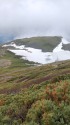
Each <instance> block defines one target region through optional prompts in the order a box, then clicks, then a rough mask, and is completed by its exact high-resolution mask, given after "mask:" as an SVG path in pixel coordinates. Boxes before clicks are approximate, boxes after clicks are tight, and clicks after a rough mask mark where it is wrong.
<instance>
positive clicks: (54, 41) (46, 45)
mask: <svg viewBox="0 0 70 125" xmlns="http://www.w3.org/2000/svg"><path fill="white" fill-rule="evenodd" d="M13 42H15V43H16V44H17V45H25V46H26V47H33V48H36V49H42V51H43V52H47V51H48V52H51V51H52V50H53V49H54V48H55V47H56V46H57V45H58V44H59V43H60V42H61V37H57V36H54V37H51V36H48V37H32V38H24V39H17V40H14V41H13Z"/></svg>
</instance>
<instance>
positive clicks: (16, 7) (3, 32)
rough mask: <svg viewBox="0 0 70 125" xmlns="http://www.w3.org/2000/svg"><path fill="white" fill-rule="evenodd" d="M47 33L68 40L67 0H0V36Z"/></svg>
mask: <svg viewBox="0 0 70 125" xmlns="http://www.w3.org/2000/svg"><path fill="white" fill-rule="evenodd" d="M48 35H49V36H52V35H58V36H63V37H65V38H66V39H68V40H70V1H69V0H0V36H3V37H7V38H9V37H11V38H13V39H16V38H23V37H32V36H48Z"/></svg>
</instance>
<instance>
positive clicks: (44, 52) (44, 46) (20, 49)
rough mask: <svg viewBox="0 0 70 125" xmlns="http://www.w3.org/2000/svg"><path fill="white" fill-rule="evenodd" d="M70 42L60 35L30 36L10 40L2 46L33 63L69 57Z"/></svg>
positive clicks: (50, 61)
mask: <svg viewBox="0 0 70 125" xmlns="http://www.w3.org/2000/svg"><path fill="white" fill-rule="evenodd" d="M69 46H70V42H68V41H67V40H65V39H64V38H62V37H58V36H54V37H49V36H48V37H32V38H24V39H17V40H14V41H11V42H9V43H7V44H5V45H3V47H5V48H6V49H8V50H9V51H11V52H13V53H15V54H16V55H18V56H21V57H22V58H23V59H25V60H28V61H33V62H35V63H40V64H47V63H52V62H56V61H62V60H68V59H70V47H69Z"/></svg>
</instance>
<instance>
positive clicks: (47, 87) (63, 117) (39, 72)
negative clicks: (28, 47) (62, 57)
mask: <svg viewBox="0 0 70 125" xmlns="http://www.w3.org/2000/svg"><path fill="white" fill-rule="evenodd" d="M7 48H8V47H2V46H1V47H0V125H70V60H67V61H59V62H54V63H50V64H45V65H38V64H35V63H34V62H32V61H28V60H24V59H21V58H20V56H16V55H15V54H14V53H12V52H10V51H8V50H7Z"/></svg>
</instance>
